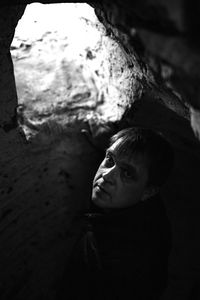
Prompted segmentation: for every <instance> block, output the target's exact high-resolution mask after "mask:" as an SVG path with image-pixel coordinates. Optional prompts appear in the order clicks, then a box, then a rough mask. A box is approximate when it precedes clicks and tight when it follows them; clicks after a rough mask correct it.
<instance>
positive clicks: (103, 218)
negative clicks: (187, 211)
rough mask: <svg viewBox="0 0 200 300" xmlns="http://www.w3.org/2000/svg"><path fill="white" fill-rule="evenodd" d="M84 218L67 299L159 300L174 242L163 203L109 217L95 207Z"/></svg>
mask: <svg viewBox="0 0 200 300" xmlns="http://www.w3.org/2000/svg"><path fill="white" fill-rule="evenodd" d="M79 217H80V219H82V220H84V222H83V231H82V234H81V236H80V238H79V239H78V241H77V243H76V245H75V248H74V251H73V254H72V257H71V259H70V262H69V265H68V266H67V268H66V275H65V276H64V278H63V284H64V285H65V288H64V289H63V291H62V292H61V293H62V294H63V295H65V296H64V297H63V299H70V300H71V299H74V300H78V299H91V300H96V299H99V300H100V299H101V300H104V299H107V300H117V299H119V300H121V299H134V300H139V299H140V300H151V299H159V297H160V295H161V294H162V291H163V290H164V288H165V286H166V282H167V263H168V255H169V251H170V241H171V237H170V227H169V223H168V219H167V217H166V213H165V209H164V207H163V204H162V202H161V200H160V198H159V197H154V198H152V199H149V200H148V201H146V202H140V203H138V204H136V205H134V206H132V207H129V208H124V209H112V210H110V211H107V212H104V211H102V210H101V209H99V208H97V207H95V206H93V207H91V210H90V211H89V212H87V213H84V214H83V215H82V216H79ZM60 299H62V298H60Z"/></svg>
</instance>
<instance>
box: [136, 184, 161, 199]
mask: <svg viewBox="0 0 200 300" xmlns="http://www.w3.org/2000/svg"><path fill="white" fill-rule="evenodd" d="M159 190H160V189H159V188H158V187H155V186H152V187H148V188H146V190H145V191H144V194H143V196H142V199H141V201H145V200H147V199H149V198H151V197H153V196H155V195H156V194H158V192H159Z"/></svg>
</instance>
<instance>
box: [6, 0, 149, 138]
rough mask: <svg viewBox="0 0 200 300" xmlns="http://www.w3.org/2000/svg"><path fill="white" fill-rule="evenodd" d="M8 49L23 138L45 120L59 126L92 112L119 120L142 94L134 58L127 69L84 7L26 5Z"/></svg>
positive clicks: (117, 49)
mask: <svg viewBox="0 0 200 300" xmlns="http://www.w3.org/2000/svg"><path fill="white" fill-rule="evenodd" d="M78 8H79V9H78ZM54 15H59V16H60V17H59V18H58V19H54V17H53V16H54ZM72 16H73V17H72ZM24 28H27V29H28V30H24ZM30 31H31V34H30ZM11 49H12V51H11V53H12V58H13V63H14V68H15V78H16V85H17V90H18V100H19V104H20V107H19V109H18V111H19V114H20V118H21V119H20V120H21V123H22V126H23V128H24V129H25V131H26V134H27V135H28V134H31V133H32V134H33V133H34V132H33V130H32V131H31V129H34V126H36V128H39V125H40V124H42V123H44V122H46V121H47V120H54V121H57V122H58V123H60V124H63V125H64V124H66V123H68V122H69V120H71V119H73V118H74V117H75V118H82V119H86V118H91V117H92V116H93V115H94V113H97V115H98V116H99V117H100V118H102V119H104V120H107V121H108V120H110V121H113V122H114V121H117V120H120V118H121V116H122V115H123V113H124V111H125V109H126V107H128V106H129V105H130V103H131V102H134V100H135V99H137V98H138V95H139V93H141V90H142V85H141V83H140V81H139V79H140V80H141V78H142V77H143V73H142V71H141V70H140V68H139V65H138V63H137V60H136V58H135V57H134V56H133V57H132V60H133V61H132V65H131V66H130V65H129V61H128V59H127V58H126V57H125V56H124V51H123V49H122V48H121V47H120V46H119V45H118V43H117V42H116V41H114V40H113V39H111V38H110V37H109V36H108V35H107V34H106V30H105V28H104V26H103V25H102V24H101V23H100V22H99V21H98V19H97V17H96V16H95V13H94V10H93V9H92V8H91V7H90V6H88V5H86V4H82V5H81V8H80V5H77V4H61V5H49V6H48V7H45V5H42V4H32V5H31V6H30V7H27V9H26V13H25V14H24V17H23V19H22V20H21V21H20V24H19V25H18V27H17V29H16V33H15V38H14V39H13V43H12V45H11ZM31 125H32V126H31ZM30 127H32V128H30Z"/></svg>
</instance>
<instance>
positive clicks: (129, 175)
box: [92, 139, 148, 208]
mask: <svg viewBox="0 0 200 300" xmlns="http://www.w3.org/2000/svg"><path fill="white" fill-rule="evenodd" d="M120 141H121V139H119V140H117V141H116V142H115V143H114V144H113V145H112V146H111V147H110V148H108V150H107V152H106V156H105V158H104V160H103V161H102V163H101V164H100V166H99V169H98V170H97V173H96V175H95V177H94V180H93V189H92V201H93V202H94V203H95V204H96V205H97V206H100V207H102V208H122V207H128V206H131V205H134V204H136V203H137V202H139V201H141V200H144V199H145V197H146V191H147V181H148V169H147V164H146V159H145V157H144V155H142V154H141V155H139V154H137V155H133V157H132V158H130V157H127V156H122V155H119V154H118V152H117V145H118V143H120Z"/></svg>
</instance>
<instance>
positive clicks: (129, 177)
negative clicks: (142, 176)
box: [122, 169, 134, 179]
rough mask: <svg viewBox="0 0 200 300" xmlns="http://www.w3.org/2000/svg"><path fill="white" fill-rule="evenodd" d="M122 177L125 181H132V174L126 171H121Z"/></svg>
mask: <svg viewBox="0 0 200 300" xmlns="http://www.w3.org/2000/svg"><path fill="white" fill-rule="evenodd" d="M122 176H123V177H124V178H125V179H133V178H134V174H133V173H132V172H131V171H130V170H128V169H122Z"/></svg>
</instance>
